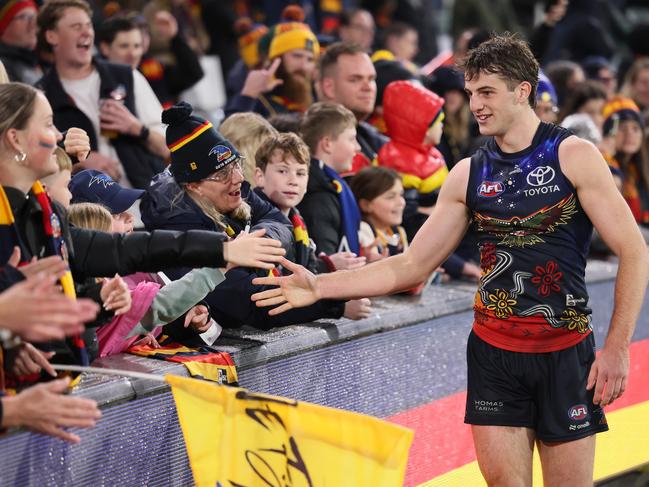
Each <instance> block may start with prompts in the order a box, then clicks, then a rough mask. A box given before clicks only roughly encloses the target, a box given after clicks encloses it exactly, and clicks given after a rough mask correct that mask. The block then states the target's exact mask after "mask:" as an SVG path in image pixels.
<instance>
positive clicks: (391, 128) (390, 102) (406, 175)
mask: <svg viewBox="0 0 649 487" xmlns="http://www.w3.org/2000/svg"><path fill="white" fill-rule="evenodd" d="M443 104H444V98H442V97H440V96H438V95H436V94H435V93H433V92H432V91H430V90H427V89H426V88H424V87H423V86H421V85H419V84H417V83H413V82H411V81H394V82H392V83H390V84H389V85H388V87H387V88H386V89H385V92H384V94H383V117H384V119H385V124H386V126H387V129H388V135H389V136H390V139H391V140H390V142H388V143H387V144H385V145H384V146H383V147H382V148H381V150H380V151H379V165H381V166H386V167H390V168H392V169H394V170H396V171H397V172H399V173H400V174H401V175H402V178H403V185H404V188H406V189H408V188H415V189H417V190H418V191H419V192H420V193H430V192H431V191H434V190H435V189H437V188H439V187H440V186H441V185H442V182H444V179H446V175H447V174H448V169H447V167H446V163H445V162H444V157H443V156H442V154H441V153H440V152H439V151H438V150H437V149H436V148H435V146H433V145H424V136H425V135H426V132H427V131H428V128H429V127H430V124H431V122H432V121H433V120H435V117H436V116H437V114H438V113H439V112H440V110H441V109H442V105H443Z"/></svg>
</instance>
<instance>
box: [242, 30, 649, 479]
mask: <svg viewBox="0 0 649 487" xmlns="http://www.w3.org/2000/svg"><path fill="white" fill-rule="evenodd" d="M463 68H464V70H465V80H466V92H467V94H468V96H469V98H470V104H471V111H472V112H473V114H474V116H475V118H476V120H477V121H478V124H479V126H480V132H481V133H482V134H483V135H489V136H492V138H491V139H490V140H489V142H487V143H486V144H485V146H484V147H482V148H481V149H480V150H478V151H477V152H476V154H475V155H474V156H473V157H471V158H470V159H464V160H462V161H461V162H459V163H458V164H457V165H456V166H455V167H454V168H453V170H452V171H451V172H450V174H449V176H448V179H447V180H446V182H445V184H444V186H443V188H442V190H441V193H440V196H439V200H438V203H437V205H436V206H435V210H434V211H433V213H432V215H431V216H430V218H429V219H428V221H427V222H426V223H425V225H424V226H423V227H422V229H421V230H420V231H419V233H418V234H417V236H416V237H415V239H414V241H413V242H412V245H411V246H410V248H409V249H408V250H407V251H406V252H405V253H403V254H401V255H397V256H394V257H391V258H389V259H385V260H383V261H380V262H377V263H374V264H371V265H369V266H366V267H364V268H362V269H358V270H354V271H346V272H336V273H331V274H321V275H318V276H317V277H316V276H314V275H313V274H311V273H309V272H308V271H306V270H304V269H303V268H301V267H299V266H296V265H294V264H291V263H290V262H286V263H285V264H284V265H286V267H287V268H289V269H290V270H292V271H293V272H294V274H293V275H291V276H289V277H281V278H276V277H271V278H261V279H258V282H259V283H263V284H276V285H279V286H280V287H279V288H276V289H271V290H268V291H264V292H262V293H259V294H258V295H255V296H253V299H254V300H256V301H257V302H258V304H259V305H260V306H272V305H279V306H278V307H277V308H275V309H273V310H271V311H270V312H271V313H281V312H283V311H286V310H288V309H291V308H293V307H299V306H306V305H308V304H310V303H313V302H314V301H316V300H318V299H353V298H360V297H364V296H380V295H384V294H388V293H392V292H395V291H399V290H403V289H408V288H410V287H412V286H414V285H416V284H417V283H418V282H421V281H423V280H424V279H425V278H426V276H427V275H429V273H430V272H432V271H433V270H434V269H435V268H436V267H437V266H438V265H439V264H440V263H441V262H442V261H443V260H444V259H445V258H446V257H447V256H448V255H449V254H450V253H451V251H452V250H453V249H454V248H455V246H456V245H457V244H458V242H459V241H460V239H461V238H462V236H463V235H464V233H465V231H466V230H467V228H468V226H469V224H471V225H472V226H473V229H474V231H476V232H477V235H478V236H479V241H480V253H481V267H482V271H483V275H482V278H481V280H480V284H479V288H478V292H477V293H476V298H475V321H474V324H473V330H472V332H471V335H470V336H469V341H468V345H467V360H468V387H467V404H466V416H465V421H466V422H467V423H470V424H471V425H472V431H473V438H474V443H475V449H476V453H477V458H478V463H479V465H480V469H481V471H482V474H483V476H484V477H485V479H486V481H487V483H488V484H489V485H497V486H522V485H525V486H531V485H532V451H533V448H534V443H535V442H536V444H537V446H538V449H539V453H540V457H541V463H542V467H543V478H544V484H545V485H546V486H562V485H571V486H587V485H588V486H590V485H592V477H593V462H594V454H595V436H594V434H595V433H598V432H600V431H605V430H606V429H607V425H606V419H605V417H604V413H603V411H602V407H603V406H606V405H607V404H610V403H611V402H613V401H614V400H615V399H617V398H618V397H620V396H621V395H622V393H623V392H624V389H625V387H626V378H627V372H628V368H629V350H628V348H629V343H630V340H631V336H632V334H633V329H634V327H635V322H636V319H637V317H638V313H639V310H640V307H641V304H642V300H643V296H644V290H645V287H646V284H647V279H648V276H649V258H648V253H647V247H646V246H645V244H644V242H643V240H642V237H641V235H640V232H639V230H638V228H637V226H636V224H635V222H634V220H633V217H632V216H631V213H630V211H629V209H628V207H627V205H626V203H625V202H624V200H623V199H622V197H621V196H620V193H619V191H617V189H616V187H615V184H614V182H613V178H612V176H611V174H610V171H609V170H608V168H607V166H606V163H605V162H604V160H603V159H602V157H601V155H600V153H599V152H598V150H597V149H596V148H595V147H594V146H593V145H592V144H590V143H589V142H586V141H584V140H582V139H579V138H577V137H575V136H572V135H571V134H570V133H569V132H567V131H565V130H564V129H562V128H560V127H557V126H554V125H550V124H545V123H541V122H540V120H539V119H538V118H537V117H536V115H535V114H534V110H533V107H534V103H535V95H536V87H537V83H538V63H537V62H536V60H535V59H534V56H533V55H532V53H531V52H530V50H529V48H528V46H527V45H526V44H525V43H524V42H522V41H520V40H518V39H516V38H515V37H512V36H508V35H506V36H499V37H494V38H492V39H490V40H488V41H486V42H484V43H483V44H481V45H480V46H479V47H477V48H476V49H474V50H473V51H471V52H470V53H469V54H468V57H467V58H466V61H465V62H464V66H463ZM593 225H594V226H595V228H597V230H598V231H599V232H600V234H601V235H602V237H603V238H604V240H605V241H606V243H607V244H608V245H609V246H610V248H611V249H612V250H613V251H614V252H615V253H616V254H617V256H618V257H619V268H618V273H617V280H616V284H615V307H614V310H613V315H612V318H611V322H610V327H609V331H608V336H607V338H606V341H605V343H604V346H603V348H602V351H601V353H600V354H599V356H598V357H597V358H595V353H594V347H595V344H594V339H593V335H592V326H591V311H590V309H589V308H588V306H587V305H588V295H587V292H586V285H585V283H584V268H585V265H586V253H587V250H588V242H589V239H590V236H591V231H592V226H593Z"/></svg>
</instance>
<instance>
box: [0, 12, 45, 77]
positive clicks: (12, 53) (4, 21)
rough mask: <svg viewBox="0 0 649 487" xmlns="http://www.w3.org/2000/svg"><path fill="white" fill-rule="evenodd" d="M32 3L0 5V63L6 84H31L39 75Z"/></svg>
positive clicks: (40, 72) (34, 14)
mask: <svg viewBox="0 0 649 487" xmlns="http://www.w3.org/2000/svg"><path fill="white" fill-rule="evenodd" d="M36 13H37V11H36V4H35V3H34V2H33V1H32V0H9V1H6V0H5V1H1V2H0V61H2V64H4V67H5V69H6V70H7V75H9V80H10V81H20V82H22V83H27V84H28V85H33V84H35V83H36V82H37V81H38V80H39V79H40V77H41V76H42V75H43V72H42V71H41V68H40V66H39V65H38V57H37V56H36V51H35V50H34V49H35V48H36Z"/></svg>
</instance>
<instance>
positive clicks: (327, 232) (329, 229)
mask: <svg viewBox="0 0 649 487" xmlns="http://www.w3.org/2000/svg"><path fill="white" fill-rule="evenodd" d="M321 164H322V163H321V162H320V161H319V160H317V159H311V165H310V166H309V184H308V186H307V190H306V195H304V199H303V200H302V202H301V203H300V204H299V205H298V210H300V213H301V214H302V218H303V219H304V223H306V226H307V228H308V229H309V236H310V237H311V238H312V239H313V241H314V242H315V244H316V249H317V253H318V254H320V252H324V253H325V254H327V255H331V254H335V253H336V252H338V250H339V247H340V241H341V240H342V238H343V235H344V232H343V224H342V209H341V206H340V200H339V199H338V194H337V193H336V190H335V188H334V186H333V184H331V181H330V180H329V178H328V177H327V175H326V174H325V173H324V171H323V169H322V165H321Z"/></svg>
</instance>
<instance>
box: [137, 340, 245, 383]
mask: <svg viewBox="0 0 649 487" xmlns="http://www.w3.org/2000/svg"><path fill="white" fill-rule="evenodd" d="M158 343H159V344H160V347H161V348H153V347H152V346H151V345H133V346H131V347H130V348H129V349H128V350H127V353H131V354H133V355H139V356H140V357H147V358H152V359H157V360H165V361H167V362H175V363H179V364H183V365H184V366H185V368H186V369H187V372H189V375H191V376H192V377H194V378H196V379H205V380H209V381H212V382H218V383H219V384H228V385H232V386H236V385H237V380H238V378H237V369H236V367H235V365H234V361H233V360H232V357H230V354H229V353H227V352H216V351H214V349H213V348H211V347H208V346H200V347H191V348H190V347H186V346H184V345H181V344H180V343H176V342H174V341H173V340H172V339H171V338H169V337H168V336H164V335H163V336H161V337H159V338H158Z"/></svg>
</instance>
